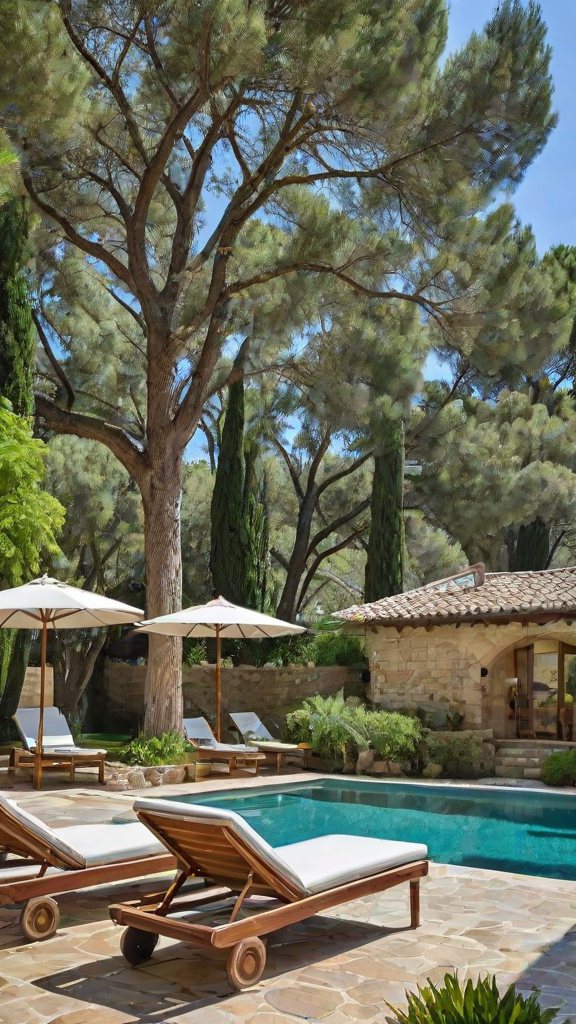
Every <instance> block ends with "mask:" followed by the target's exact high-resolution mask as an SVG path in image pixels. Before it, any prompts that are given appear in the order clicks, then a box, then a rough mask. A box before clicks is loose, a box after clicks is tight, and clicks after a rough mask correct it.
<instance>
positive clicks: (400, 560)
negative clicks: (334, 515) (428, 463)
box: [364, 421, 406, 601]
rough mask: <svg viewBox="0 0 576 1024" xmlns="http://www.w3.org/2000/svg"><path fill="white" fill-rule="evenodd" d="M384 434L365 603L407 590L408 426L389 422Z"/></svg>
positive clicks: (375, 487)
mask: <svg viewBox="0 0 576 1024" xmlns="http://www.w3.org/2000/svg"><path fill="white" fill-rule="evenodd" d="M383 433H384V439H383V442H382V443H381V445H379V447H378V450H377V453H376V455H375V456H374V476H373V479H372V496H371V500H370V534H369V537H368V551H367V555H366V577H365V586H364V600H365V601H378V600H380V598H382V597H391V596H392V595H393V594H401V593H402V591H403V589H404V562H405V547H406V539H405V534H404V426H403V424H402V422H401V421H396V422H392V423H388V424H386V428H385V430H384V431H383Z"/></svg>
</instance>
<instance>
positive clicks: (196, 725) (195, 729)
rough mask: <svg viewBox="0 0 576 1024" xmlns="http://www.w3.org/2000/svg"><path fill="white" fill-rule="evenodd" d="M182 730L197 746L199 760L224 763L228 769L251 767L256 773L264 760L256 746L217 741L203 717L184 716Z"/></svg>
mask: <svg viewBox="0 0 576 1024" xmlns="http://www.w3.org/2000/svg"><path fill="white" fill-rule="evenodd" d="M183 724H184V732H185V733H186V736H187V738H188V739H189V740H190V741H191V742H192V743H194V744H195V745H196V746H197V747H198V754H199V756H200V760H201V761H203V762H209V763H210V764H222V763H223V764H226V765H227V766H228V771H229V772H233V771H234V770H235V769H236V768H253V769H254V773H255V774H256V775H258V773H259V771H260V762H261V761H264V760H265V757H264V754H261V753H260V752H259V751H258V750H257V749H256V747H248V746H246V745H245V744H243V743H219V742H218V740H217V739H216V737H215V735H214V733H213V732H212V729H211V728H210V726H209V724H208V722H207V721H206V719H205V718H185V719H184V723H183Z"/></svg>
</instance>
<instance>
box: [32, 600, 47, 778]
mask: <svg viewBox="0 0 576 1024" xmlns="http://www.w3.org/2000/svg"><path fill="white" fill-rule="evenodd" d="M47 642H48V621H47V619H46V618H45V616H43V617H42V641H41V649H40V715H39V717H38V736H37V737H36V757H35V759H34V789H42V741H43V738H44V702H45V699H46V650H47V646H48V643H47Z"/></svg>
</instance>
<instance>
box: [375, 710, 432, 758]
mask: <svg viewBox="0 0 576 1024" xmlns="http://www.w3.org/2000/svg"><path fill="white" fill-rule="evenodd" d="M362 711H363V714H362V713H361V720H362V721H363V726H364V729H365V731H366V734H367V736H368V739H369V741H370V746H371V747H372V749H373V750H375V751H376V753H377V754H378V756H379V757H380V758H381V759H382V760H383V761H400V762H405V761H409V760H410V759H411V758H412V756H413V754H414V753H415V751H416V749H417V747H418V744H419V743H420V739H421V736H422V730H421V728H420V725H419V723H418V721H417V720H416V719H414V718H407V717H406V716H405V715H401V714H399V713H398V712H395V711H366V710H365V709H362Z"/></svg>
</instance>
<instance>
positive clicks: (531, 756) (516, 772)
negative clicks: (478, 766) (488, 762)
mask: <svg viewBox="0 0 576 1024" xmlns="http://www.w3.org/2000/svg"><path fill="white" fill-rule="evenodd" d="M494 742H495V744H496V756H495V762H494V763H495V768H494V773H495V775H497V776H499V777H500V778H506V779H539V778H540V767H541V764H542V761H543V760H544V758H545V757H548V754H552V753H553V752H554V751H555V750H564V749H565V748H566V747H576V743H560V742H558V741H557V740H553V739H550V740H495V741H494Z"/></svg>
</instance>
